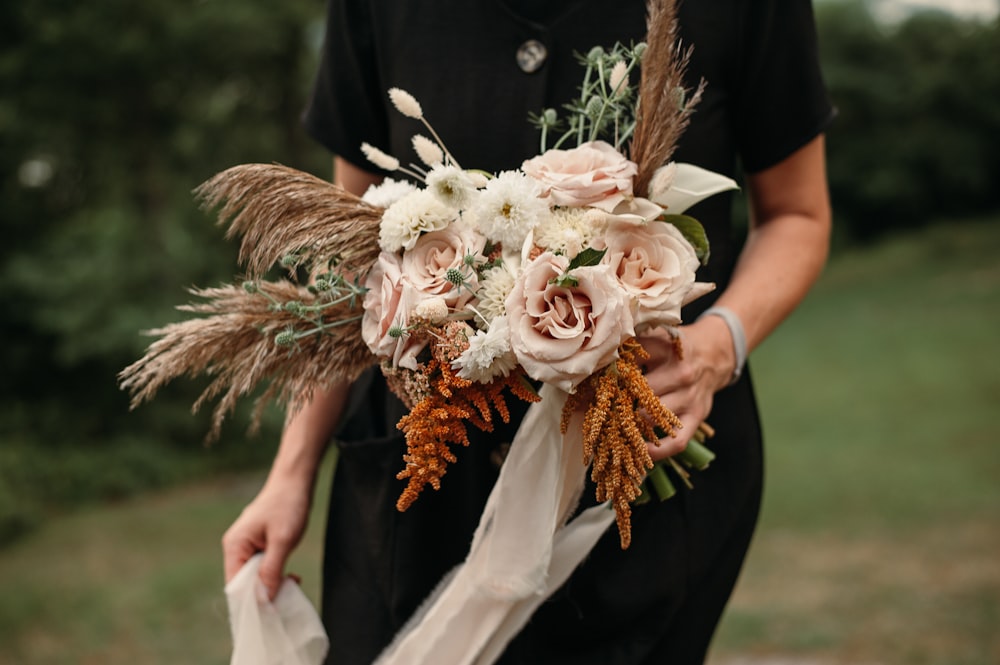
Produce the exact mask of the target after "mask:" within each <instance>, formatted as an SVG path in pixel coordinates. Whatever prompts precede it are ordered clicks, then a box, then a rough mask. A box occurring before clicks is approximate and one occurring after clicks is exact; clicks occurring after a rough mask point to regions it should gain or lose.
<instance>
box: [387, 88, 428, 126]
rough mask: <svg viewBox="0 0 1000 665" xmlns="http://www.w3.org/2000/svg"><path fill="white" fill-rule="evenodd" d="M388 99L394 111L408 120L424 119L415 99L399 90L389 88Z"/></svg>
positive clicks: (418, 103)
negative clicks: (394, 108)
mask: <svg viewBox="0 0 1000 665" xmlns="http://www.w3.org/2000/svg"><path fill="white" fill-rule="evenodd" d="M389 99H390V100H391V101H392V105H393V106H395V107H396V110H397V111H399V112H400V113H402V114H403V115H405V116H406V117H408V118H416V119H417V120H420V119H421V118H423V117H424V111H423V109H421V108H420V102H418V101H417V98H416V97H414V96H413V95H411V94H410V93H408V92H407V91H405V90H402V89H400V88H389Z"/></svg>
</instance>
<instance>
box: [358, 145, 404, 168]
mask: <svg viewBox="0 0 1000 665" xmlns="http://www.w3.org/2000/svg"><path fill="white" fill-rule="evenodd" d="M361 152H363V153H365V157H366V158H367V159H368V161H369V162H371V163H372V164H374V165H375V166H377V167H379V168H380V169H385V170H386V171H395V170H397V169H399V160H398V159H396V158H395V157H393V156H392V155H387V154H386V153H384V152H382V151H381V150H379V149H378V148H376V147H375V146H373V145H372V144H370V143H362V144H361Z"/></svg>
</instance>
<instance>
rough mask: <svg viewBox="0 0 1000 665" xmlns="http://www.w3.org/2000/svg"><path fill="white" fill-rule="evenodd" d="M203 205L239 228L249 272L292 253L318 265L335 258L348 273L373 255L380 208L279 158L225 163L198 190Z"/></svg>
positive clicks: (363, 268)
mask: <svg viewBox="0 0 1000 665" xmlns="http://www.w3.org/2000/svg"><path fill="white" fill-rule="evenodd" d="M195 194H196V196H197V197H198V198H199V199H200V200H201V201H202V203H203V206H204V207H206V208H210V209H211V208H216V207H219V206H220V205H221V208H220V209H219V213H218V214H219V221H220V222H221V223H226V222H228V223H229V230H228V231H227V233H226V237H227V238H232V237H234V236H237V235H239V236H242V240H241V243H240V252H239V260H240V263H242V264H243V265H245V266H246V269H247V272H248V274H249V275H250V277H251V278H257V277H260V276H262V275H263V274H264V273H266V272H267V271H268V270H269V269H270V268H271V267H272V266H273V265H274V264H275V263H278V262H281V261H282V260H283V259H284V258H285V257H286V256H288V255H295V256H296V257H297V259H298V262H299V263H300V264H312V265H314V266H317V267H320V266H323V265H324V264H326V263H327V262H328V261H331V260H336V261H337V262H338V265H339V268H340V270H341V271H342V272H343V273H345V274H350V273H358V274H364V273H366V272H367V271H368V269H369V268H371V266H372V264H374V263H375V260H376V259H377V258H378V253H379V246H378V229H379V220H380V219H381V218H382V212H383V208H380V207H378V206H373V205H369V204H368V203H365V202H364V201H362V200H361V199H360V198H359V197H357V196H355V195H354V194H351V193H350V192H347V191H346V190H344V189H343V188H342V187H339V186H337V185H334V184H332V183H330V182H327V181H326V180H322V179H320V178H317V177H316V176H313V175H310V174H308V173H304V172H302V171H298V170H296V169H292V168H289V167H287V166H280V165H277V164H242V165H240V166H234V167H232V168H229V169H226V170H225V171H223V172H221V173H219V174H217V175H215V176H214V177H213V178H211V179H210V180H208V181H207V182H205V183H203V184H202V185H201V186H199V187H198V188H197V189H196V190H195Z"/></svg>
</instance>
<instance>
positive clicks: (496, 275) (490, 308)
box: [476, 264, 515, 325]
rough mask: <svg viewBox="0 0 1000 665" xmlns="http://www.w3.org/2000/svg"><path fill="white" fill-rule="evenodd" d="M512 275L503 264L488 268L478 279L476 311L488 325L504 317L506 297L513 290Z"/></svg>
mask: <svg viewBox="0 0 1000 665" xmlns="http://www.w3.org/2000/svg"><path fill="white" fill-rule="evenodd" d="M514 278H515V276H514V273H512V272H511V271H510V269H508V268H507V266H506V265H505V264H501V265H499V266H496V267H495V268H490V269H489V270H487V271H486V272H484V273H483V275H482V277H480V278H479V290H478V291H477V292H476V297H477V298H478V299H479V302H478V304H477V305H476V311H477V312H479V314H481V315H482V318H484V319H485V320H486V323H487V324H488V325H493V322H494V321H495V320H496V319H498V318H502V317H504V316H506V314H507V305H506V304H505V303H506V301H507V295H508V294H509V293H510V291H511V289H513V288H514Z"/></svg>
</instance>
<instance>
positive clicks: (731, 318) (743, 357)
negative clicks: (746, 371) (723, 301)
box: [698, 306, 747, 385]
mask: <svg viewBox="0 0 1000 665" xmlns="http://www.w3.org/2000/svg"><path fill="white" fill-rule="evenodd" d="M706 316H718V317H719V318H721V319H722V320H723V321H725V322H726V326H728V327H729V334H730V335H732V337H733V351H734V353H735V356H736V368H735V369H733V375H732V377H730V379H729V385H732V384H734V383H736V381H738V380H739V378H740V374H742V373H743V366H744V365H746V362H747V336H746V333H745V332H743V324H742V323H740V317H738V316H736V312H734V311H733V310H731V309H729V308H728V307H722V306H715V307H709V308H708V309H706V310H705V311H704V312H702V313H701V316H699V317H698V318H699V319H701V318H703V317H706Z"/></svg>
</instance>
